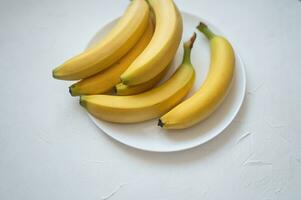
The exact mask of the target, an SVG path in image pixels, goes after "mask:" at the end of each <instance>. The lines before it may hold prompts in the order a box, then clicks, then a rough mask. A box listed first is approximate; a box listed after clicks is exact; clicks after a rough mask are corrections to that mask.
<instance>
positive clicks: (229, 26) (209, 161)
mask: <svg viewBox="0 0 301 200" xmlns="http://www.w3.org/2000/svg"><path fill="white" fill-rule="evenodd" d="M176 3H177V5H178V6H179V8H180V9H181V10H183V11H187V12H191V13H193V14H196V15H199V16H200V17H202V18H204V19H207V20H209V21H210V22H212V23H213V24H215V25H216V26H217V27H219V28H220V29H221V30H222V31H223V32H224V33H225V34H226V35H227V36H228V38H229V39H231V40H232V41H233V43H234V45H235V46H236V47H237V49H238V51H239V53H240V54H241V56H242V58H243V60H244V61H245V64H246V70H247V90H248V94H247V95H246V98H245V102H244V104H243V107H242V109H241V111H240V113H239V115H238V116H237V118H236V119H235V121H234V122H233V123H232V124H231V125H230V126H229V127H228V128H227V129H226V131H224V132H223V133H222V134H221V135H220V136H218V137H217V138H215V139H214V140H212V141H210V142H209V143H206V144H205V145H202V146H199V147H197V148H194V149H191V150H188V151H184V152H177V153H150V152H144V151H140V150H136V149H133V148H130V147H126V146H124V145H122V144H119V143H118V142H115V141H113V140H112V139H110V138H109V137H108V136H106V135H105V134H103V133H102V132H101V131H100V130H99V129H98V128H96V126H95V125H94V124H93V122H92V121H91V120H90V119H89V117H88V116H87V114H86V112H85V111H84V110H83V109H82V108H81V107H80V106H79V105H78V99H77V98H71V97H70V95H69V93H68V89H67V86H69V83H67V82H62V81H57V80H54V79H53V78H52V77H51V70H52V68H54V67H55V66H57V65H58V64H60V63H61V62H62V61H64V60H65V59H67V58H69V57H71V56H73V55H75V54H76V53H79V52H80V51H82V50H83V49H84V48H85V46H86V44H87V42H88V41H89V39H90V38H91V37H92V36H93V35H94V34H95V32H96V31H97V30H99V28H100V27H101V26H102V25H104V24H105V23H107V22H109V21H110V20H112V19H114V18H116V17H117V16H119V15H120V14H121V13H122V12H123V10H124V9H125V7H126V5H127V4H128V1H125V0H110V1H109V0H106V1H105V0H103V1H100V0H88V1H83V0H78V1H72V0H53V1H46V0H35V1H34V0H26V1H25V0H24V1H18V0H1V1H0V91H1V98H2V100H1V104H0V199H1V200H17V199H18V200H19V199H23V200H41V199H43V200H48V199H49V200H53V199H62V200H65V199H72V200H82V199H89V200H90V199H91V200H92V199H95V200H97V199H105V198H108V199H111V200H115V199H116V200H117V199H144V200H153V199H156V200H182V199H189V200H190V199H192V200H195V199H206V200H216V199H245V200H254V199H260V200H276V199H277V200H278V199H283V200H288V199H289V200H291V199H293V200H299V199H301V188H300V185H301V120H300V119H301V118H300V111H301V92H300V87H301V79H300V75H301V39H300V36H301V2H300V1H298V0H264V1H262V0H253V1H240V0H228V1H217V0H213V1H212V0H211V1H210V0H190V1H184V0H177V1H176ZM245 134H248V135H247V136H246V137H243V136H244V135H245Z"/></svg>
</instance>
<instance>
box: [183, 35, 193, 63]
mask: <svg viewBox="0 0 301 200" xmlns="http://www.w3.org/2000/svg"><path fill="white" fill-rule="evenodd" d="M195 39H196V33H193V35H192V36H191V38H190V39H189V40H188V41H186V42H185V43H184V56H183V63H189V64H191V59H190V54H191V49H192V47H193V44H194V41H195Z"/></svg>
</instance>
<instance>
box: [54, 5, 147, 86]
mask: <svg viewBox="0 0 301 200" xmlns="http://www.w3.org/2000/svg"><path fill="white" fill-rule="evenodd" d="M148 20H149V6H148V4H147V3H146V1H145V0H133V1H131V4H130V5H129V7H128V8H127V10H126V11H125V13H124V15H123V16H122V17H121V18H120V19H119V21H118V23H117V24H116V25H115V27H114V28H113V29H112V30H111V31H110V32H109V33H108V34H107V35H106V37H105V38H104V39H103V40H101V41H100V42H99V44H97V45H95V46H94V47H92V48H90V49H87V50H86V51H84V52H83V53H81V54H79V55H77V56H75V57H74V58H71V59H70V60H68V61H66V62H65V63H63V64H62V65H61V66H59V67H57V68H56V69H54V70H53V77H54V78H57V79H63V80H79V79H82V78H87V77H89V76H91V75H94V74H96V73H98V72H100V71H102V70H104V69H106V68H108V67H109V66H110V65H112V64H113V63H115V62H116V61H117V60H119V59H120V58H121V57H122V56H124V55H125V54H126V53H127V52H128V51H129V50H130V49H131V48H132V47H133V46H134V45H135V44H136V43H137V41H138V40H139V39H140V38H141V36H142V34H143V32H144V31H145V29H146V27H147V24H148Z"/></svg>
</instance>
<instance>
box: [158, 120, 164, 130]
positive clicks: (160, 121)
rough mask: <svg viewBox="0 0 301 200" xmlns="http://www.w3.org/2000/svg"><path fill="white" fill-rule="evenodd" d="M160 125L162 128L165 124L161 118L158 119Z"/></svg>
mask: <svg viewBox="0 0 301 200" xmlns="http://www.w3.org/2000/svg"><path fill="white" fill-rule="evenodd" d="M158 126H160V127H161V128H163V126H164V123H163V122H162V120H161V119H159V121H158Z"/></svg>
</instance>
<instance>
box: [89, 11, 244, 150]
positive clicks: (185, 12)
mask: <svg viewBox="0 0 301 200" xmlns="http://www.w3.org/2000/svg"><path fill="white" fill-rule="evenodd" d="M181 14H182V15H183V14H185V15H189V16H192V17H195V18H198V19H200V20H201V21H203V22H205V23H208V24H210V26H211V27H213V28H214V29H216V30H218V32H220V33H223V32H222V31H220V30H219V29H218V28H216V26H215V25H214V23H209V21H208V20H206V19H204V18H202V17H199V16H198V15H195V14H193V13H190V12H187V11H181ZM117 19H118V18H115V19H113V20H111V21H109V22H107V23H106V24H104V25H103V26H102V27H101V28H100V29H99V30H98V31H97V32H96V33H95V34H94V36H93V37H92V38H91V39H90V40H89V42H88V44H87V46H86V48H88V47H89V46H90V45H92V43H93V41H94V40H95V38H96V36H97V35H98V33H99V32H100V31H101V30H102V29H103V28H104V27H106V26H108V25H109V24H110V23H112V22H114V21H115V20H117ZM222 35H224V34H222ZM227 39H228V40H229V41H231V45H232V46H233V49H234V50H235V56H236V59H238V60H239V62H240V63H241V66H240V68H241V71H242V72H241V75H242V82H241V83H242V96H241V98H240V99H239V101H238V103H237V107H236V109H235V111H234V112H233V115H232V116H231V117H230V119H229V120H228V121H227V122H226V123H225V124H224V126H223V127H222V128H220V130H218V131H216V132H215V134H212V135H211V136H209V137H208V138H207V140H203V141H202V140H200V142H197V143H192V144H191V145H187V146H184V147H182V148H174V149H170V150H157V149H151V148H145V147H141V146H134V145H132V144H129V143H125V142H124V141H122V140H120V139H119V138H117V137H115V136H114V135H112V134H110V133H108V132H106V131H105V130H104V129H103V128H102V127H101V126H99V124H98V122H97V121H101V120H99V119H96V118H95V117H93V116H92V115H91V114H90V113H88V112H87V114H88V116H89V117H90V119H91V120H92V121H93V123H94V124H95V125H96V126H97V127H98V128H99V129H100V130H101V131H102V132H103V133H105V135H106V136H108V137H109V138H110V139H114V140H115V141H117V142H119V143H121V144H123V145H126V146H128V147H131V148H134V149H138V150H143V151H147V152H155V153H171V152H179V151H185V150H188V149H192V148H195V147H198V146H200V145H202V144H205V143H207V142H209V141H211V140H212V139H214V138H215V137H217V136H218V135H220V134H222V132H224V130H225V129H226V128H227V127H229V125H230V124H231V123H232V122H233V120H234V118H235V117H236V116H237V114H238V112H239V111H240V109H241V107H242V104H243V102H244V99H245V96H246V87H247V77H246V69H245V62H244V61H243V59H242V57H241V55H240V53H238V51H237V47H236V45H235V44H234V43H233V41H232V40H230V39H229V38H228V37H227Z"/></svg>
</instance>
